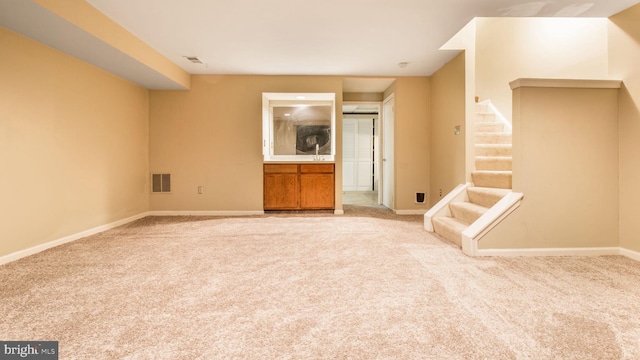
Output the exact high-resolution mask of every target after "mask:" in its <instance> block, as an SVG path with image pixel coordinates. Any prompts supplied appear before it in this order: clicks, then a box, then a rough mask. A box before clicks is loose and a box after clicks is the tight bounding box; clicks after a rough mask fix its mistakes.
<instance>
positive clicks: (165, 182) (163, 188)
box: [151, 174, 171, 193]
mask: <svg viewBox="0 0 640 360" xmlns="http://www.w3.org/2000/svg"><path fill="white" fill-rule="evenodd" d="M151 192H153V193H170V192H171V174H151Z"/></svg>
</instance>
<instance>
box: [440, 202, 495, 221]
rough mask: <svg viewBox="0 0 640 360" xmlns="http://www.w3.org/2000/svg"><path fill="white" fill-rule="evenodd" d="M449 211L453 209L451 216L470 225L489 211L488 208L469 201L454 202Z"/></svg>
mask: <svg viewBox="0 0 640 360" xmlns="http://www.w3.org/2000/svg"><path fill="white" fill-rule="evenodd" d="M449 209H451V214H452V215H453V217H454V218H456V219H458V220H462V221H463V222H466V223H469V224H473V223H474V222H475V221H476V220H478V218H479V217H480V216H482V214H484V213H486V212H487V210H489V208H487V207H484V206H481V205H478V204H474V203H471V202H468V201H461V202H452V203H451V204H449Z"/></svg>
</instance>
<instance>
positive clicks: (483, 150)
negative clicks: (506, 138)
mask: <svg viewBox="0 0 640 360" xmlns="http://www.w3.org/2000/svg"><path fill="white" fill-rule="evenodd" d="M476 156H511V144H476Z"/></svg>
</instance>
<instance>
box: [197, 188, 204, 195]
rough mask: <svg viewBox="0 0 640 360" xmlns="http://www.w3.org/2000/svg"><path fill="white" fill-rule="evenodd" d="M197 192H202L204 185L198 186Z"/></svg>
mask: <svg viewBox="0 0 640 360" xmlns="http://www.w3.org/2000/svg"><path fill="white" fill-rule="evenodd" d="M198 194H204V186H198Z"/></svg>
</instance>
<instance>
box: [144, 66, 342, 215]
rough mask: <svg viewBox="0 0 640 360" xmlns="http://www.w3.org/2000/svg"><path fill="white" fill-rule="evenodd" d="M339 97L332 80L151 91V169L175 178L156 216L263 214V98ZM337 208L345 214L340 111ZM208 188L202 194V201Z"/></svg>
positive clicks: (242, 79)
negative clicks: (162, 212) (293, 95)
mask: <svg viewBox="0 0 640 360" xmlns="http://www.w3.org/2000/svg"><path fill="white" fill-rule="evenodd" d="M263 92H333V93H336V109H342V79H341V78H340V77H333V76H249V75H237V76H235V75H194V76H193V77H192V80H191V90H190V91H151V92H150V106H149V109H150V110H149V111H150V123H151V125H150V126H151V127H150V156H151V162H150V168H151V171H152V172H170V173H171V174H172V187H173V188H172V191H173V193H171V194H152V195H151V198H150V207H151V209H152V210H167V211H262V209H263V206H262V205H263V194H262V188H263V182H262V181H263V180H262V163H263V158H262V145H261V144H262V93H263ZM336 148H337V156H336V209H342V192H341V184H342V157H341V156H340V154H341V150H342V112H341V111H339V112H338V114H337V116H336ZM198 186H204V194H198V193H197V189H198Z"/></svg>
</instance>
